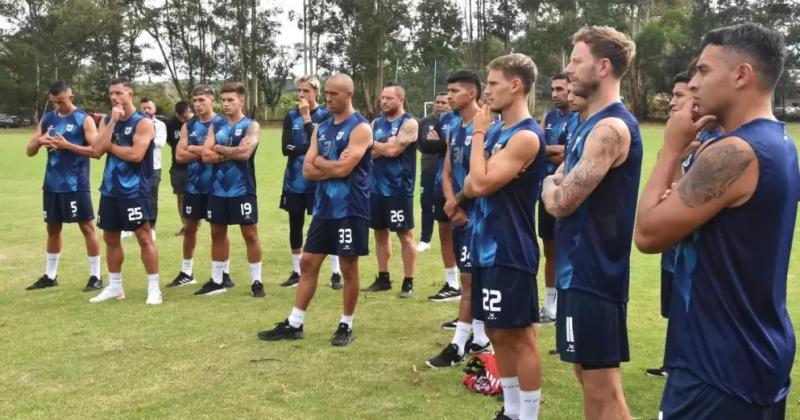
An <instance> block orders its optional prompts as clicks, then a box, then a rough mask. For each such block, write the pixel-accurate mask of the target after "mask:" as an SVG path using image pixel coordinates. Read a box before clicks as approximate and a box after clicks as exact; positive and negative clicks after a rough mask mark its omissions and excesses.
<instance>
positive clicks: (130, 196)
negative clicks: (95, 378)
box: [89, 79, 162, 305]
mask: <svg viewBox="0 0 800 420" xmlns="http://www.w3.org/2000/svg"><path fill="white" fill-rule="evenodd" d="M133 94H134V92H133V85H132V84H131V83H130V82H129V81H127V80H125V79H114V80H112V81H111V83H110V84H109V87H108V95H109V98H110V99H111V106H112V108H111V115H109V116H106V117H105V118H104V119H103V122H102V124H101V125H100V135H99V136H98V141H97V142H95V144H94V145H93V146H92V147H93V148H94V149H95V155H101V154H103V153H107V154H108V157H107V158H106V167H105V171H104V172H103V183H102V185H101V186H100V208H99V210H98V218H97V226H98V227H99V228H100V229H103V240H104V241H105V243H106V263H107V264H108V279H109V285H108V287H106V288H105V289H103V291H102V292H100V294H98V295H97V296H95V297H93V298H92V299H90V300H89V301H90V302H92V303H98V302H105V301H108V300H119V299H124V298H125V292H124V290H123V288H122V261H123V259H124V255H123V249H122V242H121V238H120V232H121V231H123V230H127V231H131V232H133V234H134V235H135V236H136V239H137V241H138V242H139V248H140V249H141V259H142V264H143V265H144V270H145V272H146V273H147V300H146V301H145V303H146V304H147V305H160V304H161V301H162V299H161V289H160V288H159V285H158V282H159V277H158V250H157V249H156V246H155V244H154V243H153V235H152V234H151V233H150V221H151V220H152V219H153V210H152V208H151V205H150V204H151V203H150V199H149V197H150V188H151V187H152V181H153V138H154V137H155V129H154V127H153V122H152V121H151V120H150V119H149V118H147V117H146V116H145V115H144V114H142V113H141V112H138V111H136V106H135V105H134V104H133Z"/></svg>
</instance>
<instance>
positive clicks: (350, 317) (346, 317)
mask: <svg viewBox="0 0 800 420" xmlns="http://www.w3.org/2000/svg"><path fill="white" fill-rule="evenodd" d="M342 322H344V323H345V324H347V326H348V327H350V329H351V330H352V329H353V315H345V314H342V319H340V320H339V323H342Z"/></svg>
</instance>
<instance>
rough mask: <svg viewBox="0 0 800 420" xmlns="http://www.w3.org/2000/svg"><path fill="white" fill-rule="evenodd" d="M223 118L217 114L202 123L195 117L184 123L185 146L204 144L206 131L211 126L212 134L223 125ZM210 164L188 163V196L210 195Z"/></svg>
mask: <svg viewBox="0 0 800 420" xmlns="http://www.w3.org/2000/svg"><path fill="white" fill-rule="evenodd" d="M225 122H226V120H225V117H224V116H222V115H219V114H216V115H214V117H213V118H211V119H210V120H208V121H206V122H203V121H201V120H200V117H197V116H195V117H194V118H192V119H190V120H189V121H187V122H186V134H187V135H188V137H187V139H186V140H187V144H188V145H189V146H200V147H203V145H204V144H205V142H206V137H208V129H209V127H212V126H213V130H214V132H216V130H217V128H219V127H220V126H221V125H222V124H225ZM213 166H214V165H212V164H206V163H203V162H202V161H200V160H196V161H194V162H189V164H188V165H187V171H188V172H187V181H186V192H187V193H189V194H211V190H212V187H211V175H212V171H213Z"/></svg>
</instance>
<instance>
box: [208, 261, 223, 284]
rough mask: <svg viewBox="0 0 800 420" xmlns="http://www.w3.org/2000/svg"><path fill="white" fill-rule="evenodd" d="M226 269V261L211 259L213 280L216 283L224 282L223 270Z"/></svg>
mask: <svg viewBox="0 0 800 420" xmlns="http://www.w3.org/2000/svg"><path fill="white" fill-rule="evenodd" d="M224 269H225V262H224V261H211V281H213V282H214V283H216V284H222V271H223V270H224Z"/></svg>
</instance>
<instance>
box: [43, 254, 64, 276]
mask: <svg viewBox="0 0 800 420" xmlns="http://www.w3.org/2000/svg"><path fill="white" fill-rule="evenodd" d="M60 256H61V253H58V254H50V253H48V254H47V259H46V260H45V266H44V274H46V275H47V277H49V278H50V280H53V279H55V278H56V275H57V274H58V258H59V257H60Z"/></svg>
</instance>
